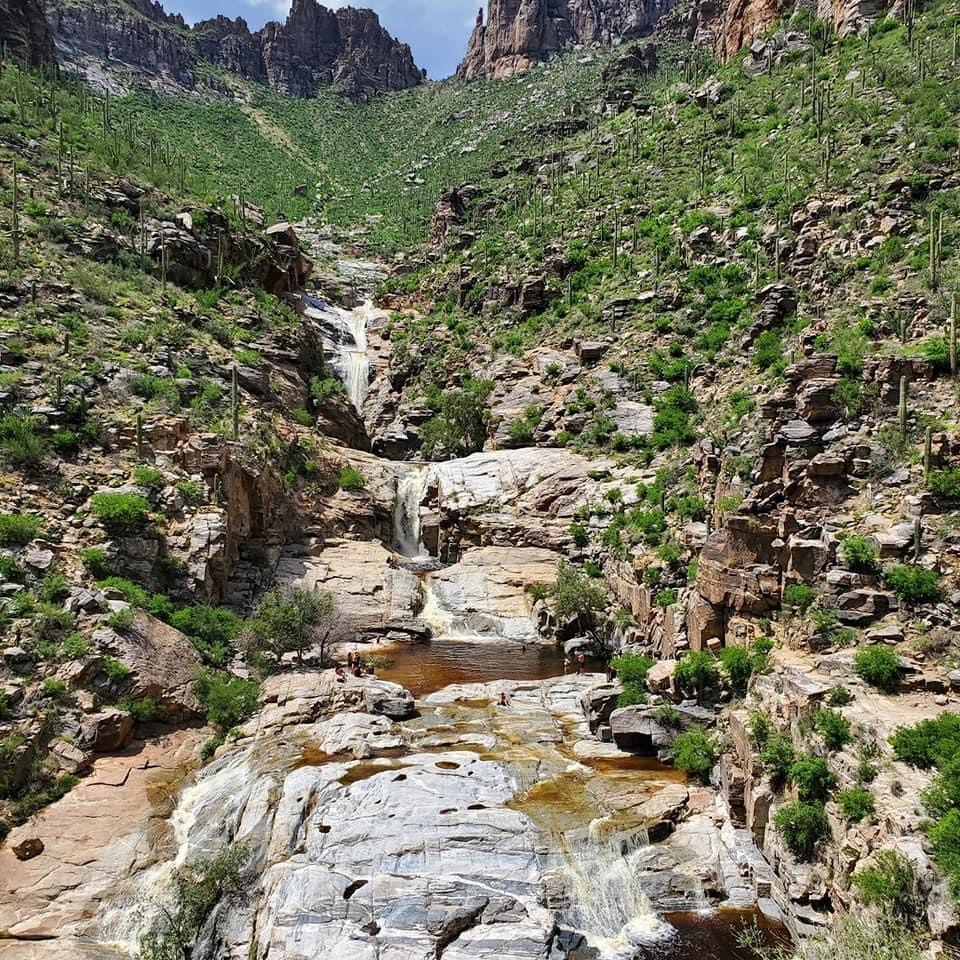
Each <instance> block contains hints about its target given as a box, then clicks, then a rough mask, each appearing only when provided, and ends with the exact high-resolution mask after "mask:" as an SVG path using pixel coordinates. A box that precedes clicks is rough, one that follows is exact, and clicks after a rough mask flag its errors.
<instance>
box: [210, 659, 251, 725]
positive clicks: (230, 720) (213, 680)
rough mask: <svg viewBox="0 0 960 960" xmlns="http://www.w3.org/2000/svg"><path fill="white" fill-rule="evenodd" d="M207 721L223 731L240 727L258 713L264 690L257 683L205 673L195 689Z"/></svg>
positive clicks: (224, 675) (219, 674)
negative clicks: (260, 698) (259, 700)
mask: <svg viewBox="0 0 960 960" xmlns="http://www.w3.org/2000/svg"><path fill="white" fill-rule="evenodd" d="M194 692H195V693H196V695H197V699H198V700H199V701H200V703H201V704H202V705H203V709H204V711H205V712H206V715H207V720H209V721H210V723H212V724H213V725H214V726H215V727H217V728H219V729H220V730H224V731H225V730H229V729H231V728H232V727H236V726H239V725H240V724H241V723H243V721H244V720H246V719H247V717H249V716H250V715H251V714H253V712H254V711H255V710H256V709H257V698H258V697H259V695H260V686H259V684H257V683H256V682H255V681H253V680H243V679H242V678H240V677H231V676H229V675H228V674H225V673H215V672H213V671H211V670H204V671H202V672H201V673H200V675H199V676H198V677H197V682H196V684H195V685H194Z"/></svg>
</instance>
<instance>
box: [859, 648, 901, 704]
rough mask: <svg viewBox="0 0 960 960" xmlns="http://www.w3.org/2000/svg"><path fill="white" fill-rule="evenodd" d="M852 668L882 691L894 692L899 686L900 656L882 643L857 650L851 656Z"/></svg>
mask: <svg viewBox="0 0 960 960" xmlns="http://www.w3.org/2000/svg"><path fill="white" fill-rule="evenodd" d="M853 670H854V672H855V673H856V674H857V676H858V677H860V678H861V679H863V680H866V681H867V683H869V684H870V685H871V686H873V687H876V688H877V689H878V690H881V691H883V693H896V692H897V689H898V688H899V686H900V657H899V656H897V654H896V653H895V652H894V651H893V650H891V649H890V648H889V647H885V646H883V645H882V644H879V643H875V644H872V645H871V646H868V647H863V648H862V649H860V650H858V651H857V653H856V656H855V657H854V658H853Z"/></svg>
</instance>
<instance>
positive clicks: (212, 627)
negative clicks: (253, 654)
mask: <svg viewBox="0 0 960 960" xmlns="http://www.w3.org/2000/svg"><path fill="white" fill-rule="evenodd" d="M170 623H171V625H172V626H174V627H176V628H177V630H179V631H180V632H181V633H184V634H186V635H187V637H189V639H190V641H191V643H193V645H194V646H195V647H196V648H197V651H198V653H199V654H200V656H201V658H202V659H203V662H204V663H206V664H209V665H210V666H214V667H222V666H223V665H224V664H225V663H226V662H227V660H229V659H230V655H231V652H232V645H233V643H234V641H235V640H236V639H237V635H238V634H239V633H240V627H241V626H242V623H241V620H240V618H239V617H238V616H237V615H236V614H235V613H233V611H232V610H227V609H226V608H225V607H204V606H196V607H185V608H184V609H182V610H178V611H177V612H176V613H174V614H173V616H172V617H171V618H170Z"/></svg>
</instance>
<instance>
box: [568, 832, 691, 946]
mask: <svg viewBox="0 0 960 960" xmlns="http://www.w3.org/2000/svg"><path fill="white" fill-rule="evenodd" d="M622 842H623V841H622V838H621V837H619V836H616V835H615V836H613V837H606V838H604V837H602V836H601V835H600V831H596V832H594V831H591V832H590V835H589V836H587V837H584V838H582V839H580V840H578V841H576V842H575V844H574V845H573V847H572V848H571V849H570V850H569V851H568V853H567V857H568V863H567V868H566V869H567V875H568V877H569V880H570V891H571V903H570V907H569V909H568V910H567V911H566V915H565V916H564V917H563V919H564V922H565V923H566V924H567V925H569V926H570V927H572V928H573V929H574V930H576V931H578V932H579V933H581V934H583V936H584V937H585V938H586V940H587V942H588V943H589V944H590V946H591V947H593V948H594V949H595V950H596V951H597V952H598V953H599V954H600V956H601V957H602V958H603V960H629V958H632V957H634V956H636V953H637V949H638V948H639V947H642V946H645V945H649V944H651V943H657V942H659V941H662V940H667V939H669V938H670V937H672V936H673V934H674V933H675V930H674V928H673V927H672V926H670V924H669V923H667V922H666V921H665V920H662V919H661V918H660V916H659V915H658V914H657V912H656V910H654V909H653V906H652V905H651V903H650V900H649V898H648V897H647V895H646V893H644V890H643V884H642V882H641V879H640V870H639V864H638V862H637V861H638V860H639V858H640V854H641V851H642V850H643V849H644V847H645V846H646V845H647V841H646V838H645V837H643V836H642V835H641V836H639V837H637V838H635V839H634V840H633V841H630V843H629V845H628V849H627V850H626V852H624V850H623V849H622Z"/></svg>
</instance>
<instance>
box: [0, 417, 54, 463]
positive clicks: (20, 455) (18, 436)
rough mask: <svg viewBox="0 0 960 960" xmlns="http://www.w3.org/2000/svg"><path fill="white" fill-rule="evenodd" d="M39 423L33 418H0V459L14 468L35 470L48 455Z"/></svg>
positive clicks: (46, 444) (47, 447)
mask: <svg viewBox="0 0 960 960" xmlns="http://www.w3.org/2000/svg"><path fill="white" fill-rule="evenodd" d="M39 430H40V421H39V420H38V419H37V418H36V417H33V416H29V415H27V414H21V413H9V414H7V415H6V416H5V417H0V458H2V459H3V460H4V461H5V462H6V463H8V464H10V465H11V466H14V467H22V468H24V469H28V470H30V469H36V468H37V467H39V466H41V464H42V463H43V462H44V460H45V459H46V458H47V454H48V453H49V445H48V443H47V441H46V439H45V438H44V437H43V436H42V435H41V434H40V432H39Z"/></svg>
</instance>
